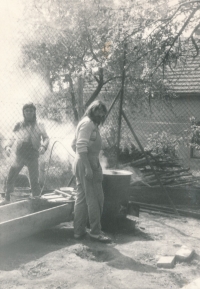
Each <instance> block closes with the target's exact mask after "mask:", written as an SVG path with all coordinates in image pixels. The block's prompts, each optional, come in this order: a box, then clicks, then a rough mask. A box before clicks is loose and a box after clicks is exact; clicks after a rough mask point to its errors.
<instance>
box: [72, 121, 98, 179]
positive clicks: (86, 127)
mask: <svg viewBox="0 0 200 289" xmlns="http://www.w3.org/2000/svg"><path fill="white" fill-rule="evenodd" d="M93 130H94V124H93V122H91V121H90V122H88V121H87V122H85V123H84V122H83V123H82V124H81V126H80V128H79V130H78V133H77V141H76V151H77V152H78V154H79V155H80V158H81V160H82V162H83V165H84V167H85V176H86V178H87V179H92V178H93V171H92V168H91V166H90V162H89V160H88V145H89V141H90V136H91V133H92V132H93Z"/></svg>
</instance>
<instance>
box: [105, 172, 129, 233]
mask: <svg viewBox="0 0 200 289" xmlns="http://www.w3.org/2000/svg"><path fill="white" fill-rule="evenodd" d="M131 175H132V173H131V172H129V171H126V170H105V171H103V182H102V186H103V191H104V208H103V214H102V219H101V225H102V229H103V230H105V231H106V230H116V229H117V224H118V220H120V219H123V218H125V217H126V215H127V208H128V202H129V197H130V180H131Z"/></svg>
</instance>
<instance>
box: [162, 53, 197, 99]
mask: <svg viewBox="0 0 200 289" xmlns="http://www.w3.org/2000/svg"><path fill="white" fill-rule="evenodd" d="M190 52H193V55H195V53H196V51H195V50H194V49H193V51H192V50H191V51H190ZM196 54H197V53H196ZM193 55H192V53H190V56H187V58H186V61H185V63H184V64H183V63H179V64H178V65H177V66H176V67H175V69H174V70H170V69H167V71H166V74H165V76H166V78H167V80H168V82H169V86H170V88H171V89H172V90H173V91H174V92H175V93H177V94H188V93H190V94H200V47H199V54H198V55H197V56H196V57H195V56H193Z"/></svg>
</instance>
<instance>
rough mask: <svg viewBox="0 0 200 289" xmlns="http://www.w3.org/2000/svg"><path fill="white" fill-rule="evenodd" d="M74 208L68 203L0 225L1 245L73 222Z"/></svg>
mask: <svg viewBox="0 0 200 289" xmlns="http://www.w3.org/2000/svg"><path fill="white" fill-rule="evenodd" d="M73 207H74V204H73V203H67V204H64V205H61V206H57V207H54V208H50V209H47V210H43V211H40V212H37V213H33V214H29V215H26V216H22V217H20V218H17V219H12V220H9V221H6V222H3V223H0V245H5V244H9V243H13V242H16V241H18V240H20V239H22V238H25V237H28V236H31V235H33V234H36V233H38V232H40V231H43V230H46V229H48V228H50V227H53V226H55V225H58V224H60V223H62V222H67V221H71V220H72V212H73Z"/></svg>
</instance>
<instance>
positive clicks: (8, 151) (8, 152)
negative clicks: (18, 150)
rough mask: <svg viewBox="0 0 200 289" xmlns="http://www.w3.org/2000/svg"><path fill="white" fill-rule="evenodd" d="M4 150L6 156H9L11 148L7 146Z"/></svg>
mask: <svg viewBox="0 0 200 289" xmlns="http://www.w3.org/2000/svg"><path fill="white" fill-rule="evenodd" d="M5 150H6V155H7V157H9V156H10V154H11V148H10V147H9V146H7V147H6V149H5Z"/></svg>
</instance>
